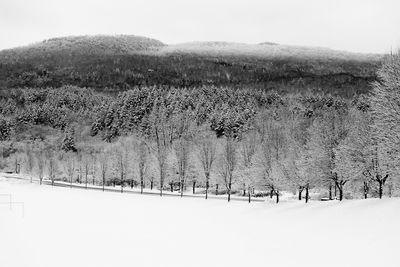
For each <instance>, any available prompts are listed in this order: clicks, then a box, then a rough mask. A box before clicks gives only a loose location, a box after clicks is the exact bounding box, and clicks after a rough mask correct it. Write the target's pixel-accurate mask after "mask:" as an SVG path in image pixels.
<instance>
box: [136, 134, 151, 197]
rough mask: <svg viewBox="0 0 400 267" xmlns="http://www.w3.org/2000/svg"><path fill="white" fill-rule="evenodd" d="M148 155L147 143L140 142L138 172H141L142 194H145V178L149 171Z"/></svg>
mask: <svg viewBox="0 0 400 267" xmlns="http://www.w3.org/2000/svg"><path fill="white" fill-rule="evenodd" d="M148 153H149V151H148V147H147V144H146V142H145V141H144V140H142V141H140V142H139V149H138V171H139V179H140V193H141V194H143V188H144V185H145V181H144V176H145V173H146V169H147V160H148Z"/></svg>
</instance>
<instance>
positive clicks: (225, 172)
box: [219, 135, 238, 202]
mask: <svg viewBox="0 0 400 267" xmlns="http://www.w3.org/2000/svg"><path fill="white" fill-rule="evenodd" d="M237 146H238V144H237V141H236V140H235V139H234V138H233V137H231V136H229V135H228V136H226V137H225V140H224V144H223V148H222V152H221V158H220V166H219V167H220V168H219V175H220V177H221V178H222V181H223V183H224V185H225V187H226V190H227V193H228V202H229V201H230V200H231V192H232V184H233V183H234V182H235V170H236V168H237V163H238V155H237Z"/></svg>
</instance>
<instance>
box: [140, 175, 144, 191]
mask: <svg viewBox="0 0 400 267" xmlns="http://www.w3.org/2000/svg"><path fill="white" fill-rule="evenodd" d="M143 188H144V182H143V178H141V179H140V194H143Z"/></svg>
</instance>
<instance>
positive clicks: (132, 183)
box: [131, 179, 133, 189]
mask: <svg viewBox="0 0 400 267" xmlns="http://www.w3.org/2000/svg"><path fill="white" fill-rule="evenodd" d="M131 189H133V179H131Z"/></svg>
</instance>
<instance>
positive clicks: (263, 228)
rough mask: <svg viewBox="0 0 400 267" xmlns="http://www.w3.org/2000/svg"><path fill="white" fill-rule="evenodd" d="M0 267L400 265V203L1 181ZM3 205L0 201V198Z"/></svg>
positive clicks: (388, 266)
mask: <svg viewBox="0 0 400 267" xmlns="http://www.w3.org/2000/svg"><path fill="white" fill-rule="evenodd" d="M2 193H11V194H12V197H13V200H14V201H20V202H24V205H25V214H24V216H21V214H20V213H18V209H17V207H15V208H13V210H12V211H10V210H9V209H8V208H6V207H5V205H0V266H4V267H14V266H18V267H19V266H23V267H25V266H29V267H36V266H37V267H39V266H40V267H47V266H48V267H50V266H51V267H53V266H58V267H63V266H84V267H91V266H93V267H95V266H96V267H101V266H218V267H219V266H252V265H254V266H297V267H298V266H387V267H390V266H393V267H394V266H400V259H399V258H398V257H397V255H396V253H397V252H398V251H399V248H400V242H399V239H400V227H399V225H400V215H399V211H400V199H387V198H386V199H383V200H377V199H369V200H351V201H350V200H349V201H343V202H341V203H339V202H337V201H330V202H317V201H311V202H310V203H308V204H305V203H304V202H303V201H301V202H297V201H286V202H282V203H280V204H278V205H276V204H272V203H270V202H265V203H251V204H248V203H246V202H231V203H227V202H225V201H221V200H212V199H209V200H204V199H191V198H183V199H181V198H173V197H159V196H149V195H132V194H121V193H113V192H112V193H111V192H106V193H103V192H99V191H85V190H78V189H70V188H58V187H51V186H45V185H44V186H39V185H37V184H30V183H27V182H26V181H15V180H8V179H0V194H2ZM0 201H3V198H0Z"/></svg>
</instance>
